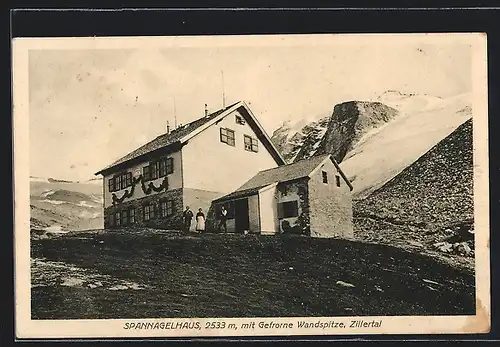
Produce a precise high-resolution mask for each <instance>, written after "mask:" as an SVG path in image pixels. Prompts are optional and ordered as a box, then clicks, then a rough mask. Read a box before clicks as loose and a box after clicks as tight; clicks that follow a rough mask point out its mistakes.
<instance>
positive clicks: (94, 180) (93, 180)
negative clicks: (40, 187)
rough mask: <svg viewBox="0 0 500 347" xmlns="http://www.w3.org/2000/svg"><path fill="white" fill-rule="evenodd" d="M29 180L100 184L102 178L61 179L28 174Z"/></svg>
mask: <svg viewBox="0 0 500 347" xmlns="http://www.w3.org/2000/svg"><path fill="white" fill-rule="evenodd" d="M30 182H49V183H95V184H102V178H101V177H95V178H90V179H88V180H83V181H68V180H62V179H57V178H52V177H48V178H46V177H37V176H30Z"/></svg>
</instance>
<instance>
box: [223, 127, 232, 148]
mask: <svg viewBox="0 0 500 347" xmlns="http://www.w3.org/2000/svg"><path fill="white" fill-rule="evenodd" d="M220 142H224V143H227V144H228V145H230V146H234V130H231V129H225V128H221V129H220Z"/></svg>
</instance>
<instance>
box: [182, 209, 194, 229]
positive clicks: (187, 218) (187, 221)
mask: <svg viewBox="0 0 500 347" xmlns="http://www.w3.org/2000/svg"><path fill="white" fill-rule="evenodd" d="M182 216H183V218H184V232H188V231H189V228H191V220H192V219H193V212H192V211H191V210H190V209H189V206H186V209H185V210H184V213H183V214H182Z"/></svg>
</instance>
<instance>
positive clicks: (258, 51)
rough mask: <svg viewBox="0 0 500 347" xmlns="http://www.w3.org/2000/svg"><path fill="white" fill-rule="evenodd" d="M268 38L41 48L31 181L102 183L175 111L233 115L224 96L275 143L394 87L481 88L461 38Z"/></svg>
mask: <svg viewBox="0 0 500 347" xmlns="http://www.w3.org/2000/svg"><path fill="white" fill-rule="evenodd" d="M219 40H220V39H219ZM218 42H220V41H218ZM256 42H257V43H256ZM258 42H259V41H252V44H248V45H245V44H242V43H241V42H240V43H239V44H237V45H231V44H226V45H218V44H213V45H210V44H208V45H207V44H204V45H201V46H196V45H184V46H183V45H178V46H176V45H151V46H148V45H141V46H140V47H133V46H132V47H130V45H129V46H127V47H125V48H120V47H119V46H118V47H117V46H116V45H113V46H112V47H111V48H106V47H105V46H103V45H100V46H99V47H98V48H88V46H86V47H84V48H72V49H67V48H66V49H36V50H31V51H30V52H29V72H28V73H29V105H30V106H29V127H30V131H29V136H30V174H31V175H32V176H37V177H54V178H59V179H67V180H86V179H89V178H93V177H95V176H94V173H95V172H97V171H98V170H100V169H102V168H103V167H105V166H107V165H108V164H110V163H111V162H113V161H114V160H116V159H118V158H120V157H122V156H123V155H125V154H127V153H128V152H130V151H132V150H134V149H135V148H137V147H139V146H140V145H142V144H144V143H146V142H148V141H149V140H151V139H153V138H154V137H156V136H158V135H160V134H162V133H164V132H165V128H166V124H167V121H168V122H169V123H170V124H171V125H173V124H174V121H175V120H174V115H175V118H176V120H177V123H178V124H185V123H188V122H190V121H192V120H195V119H197V118H199V117H202V116H203V113H204V108H205V103H206V104H207V107H208V110H209V111H210V112H213V111H216V110H218V109H219V108H221V107H222V105H223V97H222V95H223V91H224V94H225V104H226V106H227V105H229V104H231V103H234V102H236V101H239V100H243V101H245V102H246V103H247V104H248V105H249V107H250V108H251V109H252V111H253V113H254V114H255V116H256V117H257V118H258V120H259V121H260V123H261V124H262V125H263V126H264V128H265V129H266V131H267V132H268V134H269V135H270V136H271V134H272V132H273V131H274V130H275V129H276V128H277V127H279V126H280V125H281V124H282V123H283V122H284V121H286V120H292V121H294V120H300V119H318V118H319V117H323V116H328V115H330V114H331V113H332V110H333V107H334V106H335V105H336V104H338V103H341V102H344V101H350V100H374V99H376V97H377V96H378V95H380V94H382V93H383V92H384V91H386V90H398V91H401V92H406V93H417V94H428V95H432V96H439V97H448V96H453V95H456V94H461V93H466V92H470V91H471V73H472V72H471V48H470V46H469V45H466V44H464V43H461V42H454V41H453V42H449V43H448V42H446V41H443V43H440V44H437V43H434V42H431V43H426V42H425V40H415V42H412V41H411V40H408V41H401V40H399V41H397V42H395V41H392V42H391V40H385V41H384V42H378V41H375V40H374V41H373V42H370V41H366V40H365V41H360V42H359V44H357V43H356V42H355V41H350V42H348V41H345V40H344V41H342V42H341V43H339V44H320V43H317V44H311V41H310V40H309V41H307V42H306V41H304V43H303V44H302V43H301V41H300V40H297V41H295V43H294V44H293V45H291V44H283V45H280V43H279V41H274V42H275V43H273V44H262V45H261V44H259V43H258ZM261 42H266V41H265V40H262V41H261ZM321 42H324V40H323V41H321ZM402 42H404V44H403V43H402ZM110 46H111V45H110ZM222 71H223V72H222ZM174 110H175V112H174Z"/></svg>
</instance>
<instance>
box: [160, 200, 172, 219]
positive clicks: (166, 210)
mask: <svg viewBox="0 0 500 347" xmlns="http://www.w3.org/2000/svg"><path fill="white" fill-rule="evenodd" d="M173 214H174V201H173V200H163V201H161V202H160V217H169V216H171V215H173Z"/></svg>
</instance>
